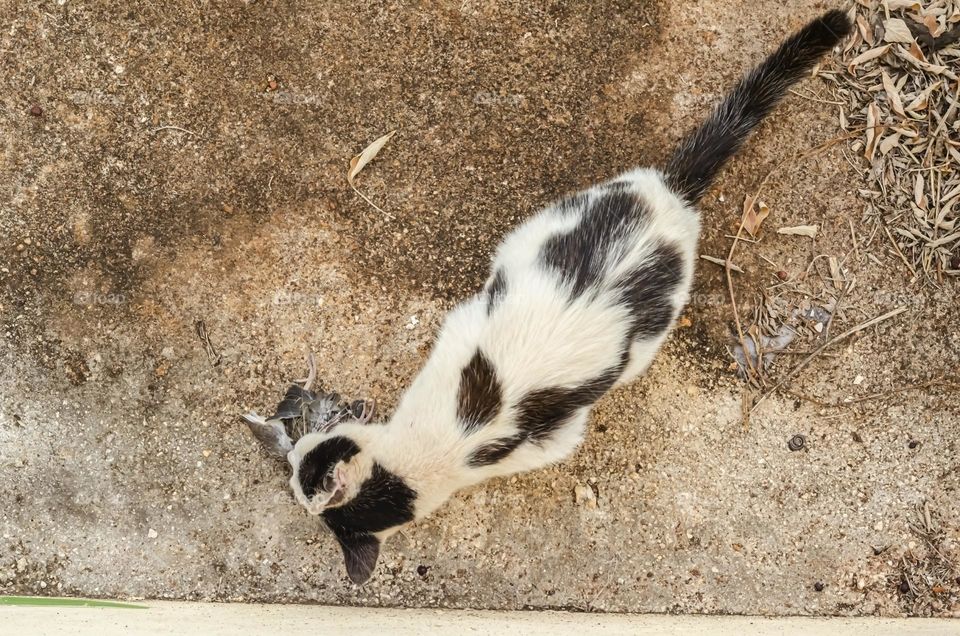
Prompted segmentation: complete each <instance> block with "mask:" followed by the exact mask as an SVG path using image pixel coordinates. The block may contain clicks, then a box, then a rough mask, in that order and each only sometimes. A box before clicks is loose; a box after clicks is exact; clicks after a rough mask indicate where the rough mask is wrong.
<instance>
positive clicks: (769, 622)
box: [0, 601, 960, 636]
mask: <svg viewBox="0 0 960 636" xmlns="http://www.w3.org/2000/svg"><path fill="white" fill-rule="evenodd" d="M148 605H149V607H148V608H146V609H138V610H129V609H126V610H124V609H100V608H78V609H53V608H37V607H0V620H2V621H3V624H4V625H5V626H6V627H7V629H9V630H11V633H14V634H23V635H24V636H33V635H34V634H37V635H46V634H70V635H71V636H87V635H88V634H89V635H90V636H113V635H114V634H169V633H170V629H171V626H174V625H190V632H191V633H194V634H204V635H209V636H216V635H219V634H251V633H270V634H288V633H321V634H349V635H350V636H366V635H368V634H369V635H370V636H379V635H380V634H383V633H384V630H388V632H389V633H390V634H396V635H397V636H406V635H407V634H428V633H429V634H437V635H438V636H444V635H445V634H452V635H459V634H465V633H468V634H477V635H478V636H479V635H484V634H505V633H520V634H525V635H529V636H540V635H541V634H542V635H544V636H548V635H549V636H564V635H566V634H570V635H571V636H579V635H583V634H602V635H609V636H614V635H616V634H624V635H627V634H629V635H630V636H653V635H656V636H680V635H683V636H686V635H688V634H703V635H704V636H741V635H742V634H752V635H756V636H807V635H808V634H831V636H859V635H860V634H863V633H864V632H867V631H869V633H870V634H872V635H874V636H950V635H955V634H960V621H949V620H947V619H929V618H928V619H922V618H921V619H903V618H900V619H892V618H830V619H823V618H796V617H791V618H756V617H750V616H668V615H649V614H648V615H627V614H605V615H600V614H583V613H569V612H552V611H545V612H503V611H499V612H497V611H485V612H484V611H471V610H410V609H399V610H397V609H393V610H391V609H371V608H344V607H323V606H318V605H255V604H244V605H240V604H236V603H178V602H171V601H160V602H151V603H148Z"/></svg>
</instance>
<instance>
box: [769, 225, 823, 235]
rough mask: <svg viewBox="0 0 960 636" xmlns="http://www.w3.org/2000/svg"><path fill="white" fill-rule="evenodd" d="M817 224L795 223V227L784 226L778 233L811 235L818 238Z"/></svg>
mask: <svg viewBox="0 0 960 636" xmlns="http://www.w3.org/2000/svg"><path fill="white" fill-rule="evenodd" d="M818 227H819V226H817V225H794V226H793V227H782V228H780V229H779V230H777V234H792V235H795V236H809V237H810V238H816V236H817V228H818Z"/></svg>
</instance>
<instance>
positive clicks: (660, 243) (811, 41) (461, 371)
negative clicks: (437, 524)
mask: <svg viewBox="0 0 960 636" xmlns="http://www.w3.org/2000/svg"><path fill="white" fill-rule="evenodd" d="M850 29H851V23H850V20H849V19H848V17H847V15H846V14H845V13H843V12H841V11H829V12H827V13H825V14H824V15H822V16H821V17H819V18H817V19H815V20H813V21H812V22H810V23H809V24H807V25H806V26H805V27H804V28H803V29H801V30H800V31H799V32H797V33H796V34H794V35H793V36H792V37H790V38H789V39H787V40H786V41H785V42H784V43H783V44H782V45H781V46H780V47H779V48H778V49H777V50H776V51H775V52H774V53H773V54H772V55H770V56H769V57H768V58H766V59H765V60H764V61H763V62H762V63H761V64H760V65H759V66H757V67H756V68H755V69H754V70H753V71H751V72H750V73H748V74H747V75H746V76H745V77H744V78H743V79H742V80H741V81H740V83H739V84H737V85H736V87H735V88H734V89H733V90H732V91H731V92H730V93H729V94H728V95H727V96H726V97H725V98H724V100H723V101H722V102H721V103H720V104H719V105H718V106H717V107H716V108H715V109H714V110H713V112H712V114H711V115H710V116H709V117H708V118H707V119H706V121H705V122H703V123H702V124H701V125H700V126H699V127H698V128H697V129H696V130H694V131H693V133H692V134H690V135H689V136H688V137H686V138H685V139H684V140H683V141H682V142H681V143H680V145H679V147H678V148H677V149H676V150H675V152H674V153H673V154H672V156H671V157H670V158H669V160H668V161H667V162H666V165H665V166H664V168H663V169H662V170H657V169H652V168H638V169H634V170H631V171H628V172H626V173H624V174H622V175H620V176H619V177H616V178H615V179H613V180H611V181H608V182H606V183H602V184H599V185H596V186H593V187H591V188H588V189H587V190H584V191H582V192H579V193H577V194H573V195H570V196H567V197H566V198H564V199H562V200H560V201H558V202H556V203H554V204H552V205H549V206H547V207H546V208H545V209H544V210H542V211H541V212H539V213H538V214H536V215H534V216H532V217H531V218H529V219H528V220H527V221H525V222H524V223H523V224H521V225H520V226H519V227H517V228H516V229H515V230H513V231H512V232H511V233H510V234H509V235H508V236H507V237H506V238H505V239H504V241H503V242H502V243H501V244H500V246H499V248H498V249H497V251H496V254H495V257H494V259H493V264H492V268H491V274H490V277H489V279H488V280H487V281H486V284H485V285H484V287H483V290H482V291H481V292H480V293H478V294H477V295H475V296H473V297H472V298H469V299H467V300H465V301H464V302H462V303H461V304H460V305H458V306H457V307H456V308H454V309H453V310H452V311H450V313H449V314H448V315H447V317H446V319H445V321H444V324H443V327H442V329H441V332H440V334H439V336H438V337H437V340H436V343H435V345H434V347H433V350H432V352H431V354H430V356H429V358H428V359H427V361H426V364H425V365H424V367H423V369H422V370H421V371H420V373H419V375H418V376H417V377H416V379H415V380H414V382H413V384H412V385H411V386H410V387H409V389H408V390H407V391H406V393H405V394H404V395H403V397H402V399H401V401H400V403H399V405H398V407H397V409H396V411H395V413H394V414H393V416H392V417H391V418H390V419H389V421H388V422H386V423H375V422H370V421H367V422H359V421H350V420H346V421H344V422H341V423H339V424H337V425H336V426H335V427H334V428H333V429H332V430H330V431H328V432H317V433H310V434H307V435H305V436H303V437H302V438H300V439H299V440H298V441H297V442H296V445H295V446H294V448H293V449H292V450H290V452H289V453H288V454H287V460H288V461H289V463H290V465H291V467H292V468H293V476H292V477H291V479H290V487H291V488H292V489H293V492H294V495H295V496H296V499H297V500H298V501H299V502H300V503H301V504H302V505H303V506H304V507H305V508H306V509H307V510H308V511H309V512H310V513H312V514H318V515H322V517H323V520H324V522H325V523H326V525H327V526H328V527H329V528H330V529H331V530H332V531H333V533H334V535H335V536H336V538H337V540H338V542H339V544H340V546H341V548H342V551H343V555H344V560H345V564H346V570H347V574H348V575H349V577H350V579H351V580H352V581H354V582H355V583H358V584H361V583H363V582H365V581H366V580H367V579H369V578H370V576H371V575H372V573H373V570H374V567H375V565H376V562H377V558H378V556H379V553H380V545H381V543H382V542H383V541H384V540H385V539H386V538H387V537H389V536H390V535H392V534H393V533H395V532H396V531H397V530H399V529H400V528H401V527H402V526H404V525H405V524H408V523H410V522H412V521H415V520H417V519H421V518H423V517H424V516H426V515H428V514H430V513H431V512H433V511H434V510H436V509H437V508H438V507H439V506H440V505H441V504H443V503H444V502H445V501H446V500H447V499H448V498H450V496H451V495H453V494H454V493H455V492H457V491H458V490H460V489H462V488H466V487H468V486H472V485H474V484H477V483H480V482H482V481H484V480H486V479H490V478H493V477H502V476H504V475H510V474H513V473H518V472H522V471H528V470H532V469H536V468H540V467H542V466H546V465H548V464H552V463H554V462H557V461H560V460H562V459H564V458H565V457H567V456H569V455H570V454H571V453H572V452H573V451H574V449H576V448H577V446H578V445H579V444H580V442H581V440H582V439H583V436H584V433H585V430H586V424H587V419H588V416H589V413H590V409H591V407H592V405H593V404H594V403H595V402H596V401H597V400H598V399H599V398H600V397H601V396H602V395H604V394H605V393H606V392H607V391H609V390H610V389H612V388H613V387H615V386H618V385H621V384H624V383H626V382H629V381H631V380H632V379H633V378H635V377H636V376H637V375H639V374H641V373H643V372H644V371H645V370H646V368H647V367H648V366H649V365H650V363H651V361H652V360H653V357H654V356H655V354H656V353H657V350H658V349H659V348H660V346H661V345H662V344H663V341H664V339H665V338H666V337H667V335H668V333H669V331H670V328H671V325H672V324H673V322H674V320H675V319H676V318H677V315H678V314H679V312H680V311H681V309H682V308H683V307H684V305H685V303H686V301H687V297H688V293H689V290H690V285H691V280H692V277H693V270H694V263H695V261H696V253H697V251H696V248H697V239H698V234H699V231H700V221H699V217H698V214H697V210H696V208H695V206H696V204H697V202H698V201H699V200H700V199H701V198H702V197H703V195H704V194H705V193H706V191H707V189H708V188H709V187H710V185H711V183H712V182H713V180H714V178H715V176H716V174H717V172H718V171H719V170H720V168H721V167H722V166H723V165H724V163H725V162H726V161H727V160H728V159H729V158H730V157H731V156H733V155H734V154H735V153H736V152H737V150H738V149H739V148H740V146H741V145H742V144H743V143H744V141H745V140H746V139H747V137H748V136H749V134H750V133H751V131H752V130H753V129H754V128H755V127H756V126H757V124H759V123H760V121H761V120H762V119H763V118H764V117H765V116H766V115H767V114H768V113H769V112H770V111H771V110H772V109H773V107H774V106H775V105H776V104H777V103H778V102H779V101H780V100H781V99H782V98H783V96H784V95H785V94H786V92H787V90H788V88H789V87H790V86H792V85H793V84H794V83H796V82H798V81H799V80H800V79H802V78H803V77H804V76H805V75H806V74H808V73H809V72H810V70H811V69H812V68H813V66H814V65H815V64H816V63H817V61H818V60H819V58H820V57H821V56H822V55H823V54H825V53H827V52H828V51H830V50H831V49H832V48H833V47H834V46H836V45H837V44H838V43H839V42H840V41H841V40H842V39H843V38H844V37H845V36H846V35H847V34H848V33H849V31H850Z"/></svg>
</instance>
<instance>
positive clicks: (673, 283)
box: [616, 243, 683, 340]
mask: <svg viewBox="0 0 960 636" xmlns="http://www.w3.org/2000/svg"><path fill="white" fill-rule="evenodd" d="M682 276H683V257H682V256H681V255H680V250H679V249H678V248H677V247H675V246H673V245H670V244H668V243H663V244H661V245H658V246H657V247H656V248H655V249H654V250H653V252H652V253H651V254H650V256H649V257H648V258H647V259H646V260H645V261H644V264H643V266H641V267H639V268H637V269H636V270H634V271H633V272H631V273H630V274H628V275H626V276H624V277H623V278H621V279H620V280H619V281H617V283H616V287H617V289H618V290H619V292H620V300H619V302H620V303H621V304H623V305H626V306H627V307H628V308H629V310H630V314H631V325H630V339H631V340H637V339H646V338H652V337H654V336H657V335H659V334H661V333H663V332H664V331H666V330H667V328H668V327H669V326H670V321H671V320H672V319H673V314H674V311H675V310H676V307H674V304H673V301H672V299H671V298H670V296H671V295H673V293H674V291H676V289H677V286H678V285H679V284H680V280H681V278H682Z"/></svg>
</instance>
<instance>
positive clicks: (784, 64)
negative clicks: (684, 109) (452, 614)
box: [666, 11, 853, 203]
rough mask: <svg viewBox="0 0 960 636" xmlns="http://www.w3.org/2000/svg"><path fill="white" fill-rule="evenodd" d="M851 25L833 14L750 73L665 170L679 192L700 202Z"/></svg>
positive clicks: (810, 26) (839, 14)
mask: <svg viewBox="0 0 960 636" xmlns="http://www.w3.org/2000/svg"><path fill="white" fill-rule="evenodd" d="M852 26H853V25H852V24H851V23H850V19H849V18H847V15H846V14H845V13H844V12H843V11H828V12H827V13H825V14H824V15H822V16H820V17H819V18H817V19H816V20H813V21H812V22H810V23H809V24H807V26H805V27H803V28H802V29H801V30H800V31H798V32H797V33H795V34H794V35H793V36H791V37H790V38H788V39H787V40H786V41H785V42H784V43H783V44H781V45H780V48H778V49H777V50H776V51H775V52H774V53H773V54H772V55H770V56H769V57H768V58H767V59H765V60H764V61H763V62H762V63H761V64H760V65H759V66H757V67H756V68H754V69H753V70H752V71H750V72H749V73H748V74H747V75H746V76H745V77H744V78H743V79H742V80H741V81H740V83H739V84H737V86H736V87H735V88H734V89H733V90H732V91H731V92H730V93H729V94H728V95H727V96H726V97H725V98H724V100H723V101H722V102H721V103H720V104H719V105H718V106H717V107H716V108H715V109H714V111H713V113H712V114H711V115H710V117H708V118H707V120H706V121H704V122H703V123H702V124H701V125H700V127H699V128H697V129H696V130H695V131H693V133H692V134H691V135H690V136H689V137H687V138H686V139H685V140H684V141H683V142H682V143H681V144H680V146H679V147H678V148H677V150H676V151H675V152H674V154H673V156H672V157H671V159H670V161H669V162H668V164H667V168H666V173H667V182H668V183H669V184H670V187H671V188H672V189H673V190H674V192H676V193H677V194H679V195H680V196H682V197H683V198H685V199H686V200H687V201H689V202H690V203H696V202H697V201H699V200H700V199H701V198H702V197H703V195H704V194H705V193H706V191H707V189H708V188H709V187H710V184H711V183H713V180H714V178H715V177H716V175H717V172H719V171H720V168H722V167H723V164H724V163H726V161H727V160H728V159H729V158H730V157H732V156H733V155H734V154H736V152H737V150H739V149H740V146H741V145H743V142H744V141H745V140H746V138H747V136H749V134H750V132H751V131H752V130H753V129H754V128H756V127H757V124H759V123H760V121H761V120H762V119H763V118H764V117H766V116H767V114H769V113H770V111H771V110H773V107H774V106H776V105H777V103H778V102H779V101H780V100H781V99H783V96H784V95H786V93H787V90H788V89H789V88H790V87H791V86H792V85H793V84H795V83H796V82H798V81H800V80H801V79H803V77H804V76H805V75H806V74H807V73H808V71H809V70H810V69H811V68H813V65H814V64H816V62H817V60H818V59H820V57H821V56H822V55H823V54H824V53H826V52H827V51H829V50H830V49H832V48H833V47H834V46H835V45H836V44H837V43H838V42H840V40H842V39H843V38H844V37H845V36H846V35H847V33H849V32H850V29H851V28H852Z"/></svg>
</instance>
